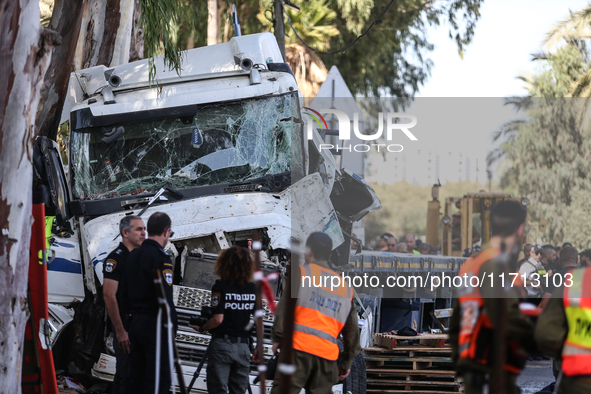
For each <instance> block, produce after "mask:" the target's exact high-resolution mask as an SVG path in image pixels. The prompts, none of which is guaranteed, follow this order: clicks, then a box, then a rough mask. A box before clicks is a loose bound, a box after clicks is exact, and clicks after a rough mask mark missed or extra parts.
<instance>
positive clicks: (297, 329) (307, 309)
mask: <svg viewBox="0 0 591 394" xmlns="http://www.w3.org/2000/svg"><path fill="white" fill-rule="evenodd" d="M300 272H301V283H300V288H299V294H298V300H297V303H296V309H295V321H294V332H293V348H294V349H295V350H299V351H302V352H306V353H309V354H312V355H314V356H318V357H321V358H324V359H326V360H330V361H336V360H337V358H338V357H339V347H338V345H337V337H338V336H339V333H340V332H341V330H342V329H343V327H344V326H345V323H346V321H347V318H348V317H349V313H350V312H351V300H352V299H353V290H352V289H351V288H350V287H349V286H347V285H346V283H344V281H343V280H342V277H341V276H340V275H339V274H337V273H336V272H334V271H333V270H331V269H328V268H325V267H322V266H320V265H318V264H305V265H303V266H301V267H300ZM334 277H337V278H338V280H339V283H340V286H339V287H335V288H334V289H332V288H331V283H334V284H336V283H337V279H336V278H335V279H333V278H334ZM333 280H334V282H333Z"/></svg>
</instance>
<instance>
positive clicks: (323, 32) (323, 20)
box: [257, 0, 339, 98]
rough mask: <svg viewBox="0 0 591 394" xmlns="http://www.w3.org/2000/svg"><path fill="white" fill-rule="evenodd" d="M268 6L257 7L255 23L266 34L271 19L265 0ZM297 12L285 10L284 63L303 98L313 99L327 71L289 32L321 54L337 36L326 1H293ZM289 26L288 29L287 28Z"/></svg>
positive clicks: (331, 12) (333, 12) (334, 15)
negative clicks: (261, 27)
mask: <svg viewBox="0 0 591 394" xmlns="http://www.w3.org/2000/svg"><path fill="white" fill-rule="evenodd" d="M266 2H267V3H269V4H268V6H267V7H265V4H263V2H262V4H261V12H260V13H259V14H258V16H257V18H258V20H259V21H260V22H261V23H262V24H263V26H264V27H265V29H266V30H267V31H271V32H272V31H273V23H272V18H270V15H269V8H270V6H271V3H272V1H269V0H266ZM295 3H296V4H297V5H298V6H299V7H300V11H299V12H295V11H292V10H290V9H287V10H286V11H287V18H288V19H289V20H286V22H288V23H287V24H286V27H285V32H286V33H287V34H288V37H286V40H285V41H286V42H285V43H286V47H285V57H286V60H287V63H288V64H289V66H290V67H291V69H292V70H293V72H294V76H295V77H296V81H297V83H298V86H299V88H300V91H301V92H302V95H303V96H304V97H307V98H310V97H314V96H315V95H316V93H317V92H318V89H320V85H321V84H322V82H324V81H325V80H326V76H327V75H328V71H327V69H326V66H325V65H324V63H323V62H322V60H321V59H320V57H319V56H318V55H317V54H316V53H315V52H314V51H313V50H311V49H310V48H308V47H306V46H304V45H303V44H302V43H301V42H300V40H299V39H298V38H297V36H296V34H295V33H294V32H293V30H292V28H291V26H293V29H295V31H297V33H298V35H299V36H300V37H301V38H302V40H304V41H305V42H306V43H307V44H308V45H309V46H311V47H313V48H316V49H318V50H321V51H325V50H327V49H329V41H330V39H331V38H332V37H335V36H337V35H338V34H339V31H338V29H337V28H336V26H335V24H334V23H333V22H334V21H335V19H336V16H337V14H336V12H335V11H333V10H331V9H330V8H329V7H328V2H327V0H310V1H296V2H295ZM290 23H291V26H290V25H289V24H290Z"/></svg>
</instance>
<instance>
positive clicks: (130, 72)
mask: <svg viewBox="0 0 591 394" xmlns="http://www.w3.org/2000/svg"><path fill="white" fill-rule="evenodd" d="M244 58H247V59H250V61H251V63H252V64H253V65H255V66H256V65H257V64H261V65H264V66H263V68H266V64H267V63H283V57H282V56H281V52H280V50H279V46H278V45H277V41H276V40H275V37H274V36H273V35H272V34H271V33H259V34H251V35H246V36H239V37H233V38H231V39H230V41H229V42H226V43H222V44H217V45H211V46H206V47H200V48H195V49H190V50H187V51H184V52H183V53H182V61H181V70H180V72H179V74H177V73H176V71H175V70H174V69H173V70H170V69H169V68H168V67H167V66H165V65H164V56H158V57H156V58H154V65H155V70H156V73H155V80H156V82H157V84H168V83H176V82H184V81H189V80H199V79H208V78H214V77H224V76H232V75H241V74H243V75H245V76H248V74H249V72H248V71H245V70H243V69H242V68H241V67H240V64H239V63H240V59H244ZM149 72H150V65H149V59H143V60H138V61H135V62H132V63H127V64H122V65H119V66H115V67H106V66H104V65H100V66H96V67H92V68H87V69H84V70H80V71H76V72H75V73H72V74H71V76H70V86H69V97H68V100H67V101H68V103H66V105H65V108H64V109H65V110H66V108H67V111H64V114H62V122H64V121H65V120H67V119H68V117H69V110H70V109H71V108H72V107H73V106H75V105H76V104H81V103H82V102H83V101H84V100H85V99H84V97H83V92H82V88H81V87H80V84H82V86H83V87H84V90H85V91H86V93H88V94H91V95H92V94H93V93H96V92H98V91H100V90H101V89H103V88H105V87H110V88H112V90H113V92H114V93H116V92H118V91H122V90H129V89H135V88H139V87H148V86H149V83H150V82H149ZM113 76H115V77H117V78H118V79H119V81H118V82H119V83H118V84H117V86H113V85H109V78H112V77H113ZM77 79H78V80H79V81H80V83H79V82H78V81H77ZM68 104H69V105H68Z"/></svg>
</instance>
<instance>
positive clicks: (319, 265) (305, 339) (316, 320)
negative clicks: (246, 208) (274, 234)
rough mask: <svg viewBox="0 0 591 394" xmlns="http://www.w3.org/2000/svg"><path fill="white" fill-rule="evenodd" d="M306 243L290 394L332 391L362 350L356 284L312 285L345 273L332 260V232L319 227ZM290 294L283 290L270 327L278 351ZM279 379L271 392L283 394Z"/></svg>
mask: <svg viewBox="0 0 591 394" xmlns="http://www.w3.org/2000/svg"><path fill="white" fill-rule="evenodd" d="M306 248H307V249H306V255H305V258H306V263H307V264H305V265H303V266H302V267H300V272H301V278H302V281H301V284H300V287H299V289H298V292H299V293H298V298H297V302H296V311H295V316H294V332H293V349H294V350H295V351H294V365H295V368H296V371H295V374H294V375H292V380H291V391H290V393H299V392H300V390H301V389H302V388H304V389H306V391H307V392H310V393H315V394H316V393H330V392H331V391H332V386H333V385H334V384H336V383H337V381H338V380H342V379H345V378H346V377H347V376H348V375H349V372H350V370H351V364H352V363H353V359H354V358H355V356H356V355H357V354H358V353H359V327H358V325H357V309H356V308H355V302H354V301H353V289H352V288H350V287H349V286H348V285H347V284H346V283H343V282H341V284H342V286H341V287H337V288H335V289H334V290H331V289H330V288H328V287H317V286H314V285H313V283H332V282H331V277H333V276H338V277H339V278H340V275H339V274H337V273H336V272H335V271H333V270H332V269H330V268H329V266H328V262H327V260H328V258H329V256H330V252H331V250H332V240H331V239H330V237H329V236H328V235H326V234H324V233H320V232H315V233H312V234H310V236H309V237H308V240H307V241H306ZM294 271H297V270H294ZM294 275H295V274H294ZM308 278H309V279H310V280H308ZM312 278H316V279H312ZM324 280H326V282H324ZM288 297H291V294H283V296H282V297H281V300H280V302H279V305H278V307H277V310H276V313H275V321H274V322H273V330H272V332H271V337H272V339H273V342H274V344H273V351H275V350H276V349H277V348H278V347H280V344H281V341H282V339H283V325H282V323H283V314H284V310H285V304H286V299H287V298H288ZM341 333H342V334H343V342H344V350H343V352H342V353H341V354H340V357H339V347H338V345H337V337H338V336H339V334H341ZM337 360H338V361H337ZM279 381H280V379H275V380H273V388H272V390H271V393H273V394H279V384H280V382H279ZM290 393H283V394H290Z"/></svg>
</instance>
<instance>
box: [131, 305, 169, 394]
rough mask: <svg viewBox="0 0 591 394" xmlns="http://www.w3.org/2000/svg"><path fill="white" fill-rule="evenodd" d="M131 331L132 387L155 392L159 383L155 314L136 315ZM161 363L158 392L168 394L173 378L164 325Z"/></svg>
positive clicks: (147, 392)
mask: <svg viewBox="0 0 591 394" xmlns="http://www.w3.org/2000/svg"><path fill="white" fill-rule="evenodd" d="M128 333H129V339H130V341H131V379H130V386H129V390H130V392H132V393H145V394H154V386H155V384H156V315H133V316H132V317H131V322H130V324H129V331H128ZM173 335H174V333H173ZM159 363H160V371H159V376H160V383H159V385H158V393H160V394H168V392H169V390H170V384H171V377H170V366H169V362H168V339H167V336H166V330H165V328H164V326H163V328H162V335H161V346H160V359H159Z"/></svg>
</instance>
